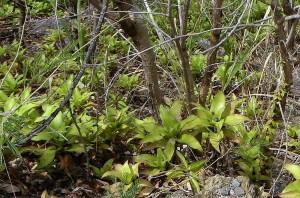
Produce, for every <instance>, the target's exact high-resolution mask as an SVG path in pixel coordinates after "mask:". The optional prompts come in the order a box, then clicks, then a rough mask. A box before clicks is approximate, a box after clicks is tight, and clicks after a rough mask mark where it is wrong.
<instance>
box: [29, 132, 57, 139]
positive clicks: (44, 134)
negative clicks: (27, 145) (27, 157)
mask: <svg viewBox="0 0 300 198" xmlns="http://www.w3.org/2000/svg"><path fill="white" fill-rule="evenodd" d="M51 139H52V135H51V134H50V133H49V132H41V133H39V134H37V135H36V136H34V137H33V138H31V140H33V141H41V140H44V141H49V140H51Z"/></svg>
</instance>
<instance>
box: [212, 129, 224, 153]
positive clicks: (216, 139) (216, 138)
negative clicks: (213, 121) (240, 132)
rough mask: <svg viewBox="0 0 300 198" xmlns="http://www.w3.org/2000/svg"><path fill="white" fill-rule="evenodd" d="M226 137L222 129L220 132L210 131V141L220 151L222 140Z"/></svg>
mask: <svg viewBox="0 0 300 198" xmlns="http://www.w3.org/2000/svg"><path fill="white" fill-rule="evenodd" d="M223 138H224V134H223V132H222V131H220V132H218V133H210V134H209V141H210V143H211V145H212V146H213V147H214V149H216V151H218V152H220V148H219V145H220V141H221V140H222V139H223Z"/></svg>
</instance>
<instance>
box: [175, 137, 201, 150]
mask: <svg viewBox="0 0 300 198" xmlns="http://www.w3.org/2000/svg"><path fill="white" fill-rule="evenodd" d="M178 142H180V143H183V144H187V145H188V146H190V147H192V148H194V149H198V150H199V151H202V146H201V145H200V143H199V141H198V140H197V139H196V138H195V137H194V136H192V135H190V134H183V135H182V136H181V138H180V139H179V140H178Z"/></svg>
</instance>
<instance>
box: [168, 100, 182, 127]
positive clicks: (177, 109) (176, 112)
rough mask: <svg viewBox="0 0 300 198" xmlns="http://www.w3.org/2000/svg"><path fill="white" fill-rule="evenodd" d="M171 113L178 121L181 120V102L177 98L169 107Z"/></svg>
mask: <svg viewBox="0 0 300 198" xmlns="http://www.w3.org/2000/svg"><path fill="white" fill-rule="evenodd" d="M170 113H171V115H172V116H173V117H174V118H175V119H176V120H177V121H178V122H179V121H180V120H181V115H180V114H181V103H180V101H179V100H177V101H175V102H174V103H173V104H172V106H171V108H170Z"/></svg>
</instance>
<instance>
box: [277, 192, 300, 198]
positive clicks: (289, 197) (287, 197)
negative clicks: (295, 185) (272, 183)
mask: <svg viewBox="0 0 300 198" xmlns="http://www.w3.org/2000/svg"><path fill="white" fill-rule="evenodd" d="M278 196H279V197H282V198H295V197H300V192H298V191H290V192H285V193H280V194H279V195H278Z"/></svg>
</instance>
